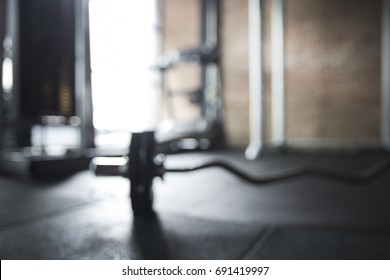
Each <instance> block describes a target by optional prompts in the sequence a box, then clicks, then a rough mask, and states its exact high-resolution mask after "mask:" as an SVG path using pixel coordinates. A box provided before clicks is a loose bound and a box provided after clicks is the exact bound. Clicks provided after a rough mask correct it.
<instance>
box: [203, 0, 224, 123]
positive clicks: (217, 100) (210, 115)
mask: <svg viewBox="0 0 390 280" xmlns="http://www.w3.org/2000/svg"><path fill="white" fill-rule="evenodd" d="M201 14H202V28H201V31H202V34H201V43H202V45H207V46H208V47H210V48H211V47H214V48H215V49H216V50H217V51H219V38H218V37H219V35H218V31H219V0H203V1H202V2H201ZM201 68H202V69H201V77H202V78H201V79H202V88H203V95H204V96H203V98H202V99H203V104H202V117H204V118H205V119H206V120H207V121H208V122H216V123H219V122H221V120H222V116H221V103H222V102H221V96H220V94H221V92H220V88H219V74H220V73H219V63H218V62H217V63H202V65H201Z"/></svg>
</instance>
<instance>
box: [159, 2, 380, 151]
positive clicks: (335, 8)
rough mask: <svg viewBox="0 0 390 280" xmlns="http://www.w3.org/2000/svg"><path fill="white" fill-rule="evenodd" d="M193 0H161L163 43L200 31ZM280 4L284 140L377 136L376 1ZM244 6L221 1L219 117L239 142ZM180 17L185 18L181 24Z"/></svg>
mask: <svg viewBox="0 0 390 280" xmlns="http://www.w3.org/2000/svg"><path fill="white" fill-rule="evenodd" d="M198 1H199V0H185V1H182V0H164V2H165V10H164V11H165V21H164V30H165V34H164V38H165V40H164V48H165V49H169V48H170V47H171V46H173V45H179V46H185V45H186V44H187V45H190V43H194V42H195V41H191V40H195V39H193V38H194V37H191V38H192V39H189V37H190V34H200V30H199V29H197V28H199V26H200V23H199V21H198V20H199V19H198V18H196V17H197V16H199V9H198V6H197V5H199V4H200V1H199V2H198ZM271 1H272V0H263V19H264V26H263V31H264V51H263V55H264V89H265V98H266V100H265V102H266V112H265V115H266V118H267V122H266V136H267V137H266V138H267V139H269V138H270V137H271V131H270V121H271V114H270V113H271V112H270V107H271V106H270V105H271V95H270V92H271V87H270V84H271V82H270V81H271V75H272V73H271V59H270V51H271V48H272V45H271V41H270V38H271V36H270V30H271V24H270V20H271V17H270V14H271ZM285 3H286V4H285V24H286V29H285V56H286V61H285V63H286V64H285V67H286V68H285V75H286V76H285V83H286V88H285V90H286V91H285V94H286V104H285V106H286V131H285V132H286V137H287V141H294V140H299V139H308V140H318V139H320V140H324V139H325V140H326V139H334V140H351V139H352V140H364V141H365V140H372V141H377V140H379V127H380V32H381V26H380V24H381V3H382V1H381V0H330V1H323V0H285ZM247 4H248V3H247V0H221V30H220V35H221V36H220V37H221V38H220V39H221V55H222V64H221V66H222V78H223V98H224V100H223V101H224V119H225V127H226V132H227V140H228V143H229V144H230V145H231V146H235V147H245V146H246V145H247V144H248V141H249V140H248V139H249V128H248V127H249V126H248V119H249V116H248V108H249V106H248V102H249V98H248V29H247V26H248V7H247ZM168 15H170V16H168ZM183 19H187V21H188V22H186V23H185V24H183V21H182V20H183ZM188 19H190V20H188ZM187 28H188V29H187ZM184 29H186V31H183V30H184ZM191 36H192V35H191ZM198 39H199V38H198ZM196 72H197V70H195V71H194V72H193V73H196ZM189 76H190V75H184V76H182V77H181V78H180V74H177V76H176V78H172V79H173V80H175V79H176V80H175V83H182V84H181V86H185V85H186V84H188V85H189V84H191V83H194V81H195V80H194V79H193V78H191V80H186V77H187V79H188V77H189ZM193 76H196V75H193ZM172 83H173V82H172ZM187 112H190V111H188V110H187Z"/></svg>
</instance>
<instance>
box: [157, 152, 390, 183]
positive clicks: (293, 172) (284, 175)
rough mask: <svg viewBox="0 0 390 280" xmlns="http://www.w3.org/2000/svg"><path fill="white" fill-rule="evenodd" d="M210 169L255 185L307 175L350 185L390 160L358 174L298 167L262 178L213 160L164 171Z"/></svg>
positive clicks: (382, 168)
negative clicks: (219, 170) (215, 168)
mask: <svg viewBox="0 0 390 280" xmlns="http://www.w3.org/2000/svg"><path fill="white" fill-rule="evenodd" d="M209 167H220V168H223V169H225V170H227V171H229V172H231V173H233V174H234V175H236V176H238V177H240V178H241V179H243V180H245V181H247V182H250V183H253V184H265V183H272V182H277V181H282V180H286V179H292V178H296V177H301V176H306V175H320V176H325V177H329V178H335V179H339V180H343V181H347V182H350V183H362V182H366V181H368V180H371V179H372V178H374V177H376V176H378V175H379V174H380V173H382V172H384V171H385V170H386V169H388V168H389V167H390V158H386V159H383V160H381V161H379V162H378V163H376V164H373V165H372V166H370V167H368V168H367V169H365V170H363V171H361V172H359V173H358V174H355V173H350V172H342V171H336V170H332V169H327V168H322V167H298V168H293V169H289V170H285V171H281V172H278V173H274V174H268V175H264V176H261V177H254V176H252V175H249V174H247V173H245V172H242V171H241V170H239V169H237V168H236V167H235V166H233V165H231V164H229V163H226V162H224V161H222V160H213V161H210V162H206V163H202V164H199V165H195V166H193V167H188V168H165V170H164V171H165V172H175V173H181V172H190V171H195V170H200V169H204V168H209Z"/></svg>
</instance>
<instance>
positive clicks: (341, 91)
mask: <svg viewBox="0 0 390 280" xmlns="http://www.w3.org/2000/svg"><path fill="white" fill-rule="evenodd" d="M380 11H381V1H380V0H370V1H368V0H337V1H336V0H333V1H321V0H294V1H291V0H289V1H286V6H285V19H286V32H285V44H286V45H285V48H286V49H285V53H286V65H285V67H286V68H285V74H286V81H285V82H286V136H287V139H354V140H378V139H379V125H380V122H379V120H380V119H379V118H380V35H381V34H380V32H381V26H380V24H381V12H380Z"/></svg>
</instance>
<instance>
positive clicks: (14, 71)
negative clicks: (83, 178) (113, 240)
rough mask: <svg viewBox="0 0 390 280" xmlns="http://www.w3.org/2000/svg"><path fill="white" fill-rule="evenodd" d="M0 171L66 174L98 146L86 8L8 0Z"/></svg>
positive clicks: (74, 4) (65, 3) (62, 0)
mask: <svg viewBox="0 0 390 280" xmlns="http://www.w3.org/2000/svg"><path fill="white" fill-rule="evenodd" d="M3 5H4V17H2V19H4V21H3V23H4V28H3V32H4V33H3V36H2V42H3V44H2V96H1V97H2V98H1V103H0V106H1V107H0V116H1V118H0V120H1V121H0V132H1V133H0V151H1V152H0V169H1V170H2V171H6V172H9V173H14V174H23V175H32V176H61V175H67V174H71V173H72V172H75V171H79V170H82V169H85V168H86V167H87V166H88V161H89V156H88V153H89V149H92V148H94V129H93V124H92V102H91V88H90V74H89V73H90V65H89V59H88V57H89V56H88V53H89V45H88V17H87V6H86V5H85V3H83V2H82V1H65V0H55V1H47V0H38V1H3Z"/></svg>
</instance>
